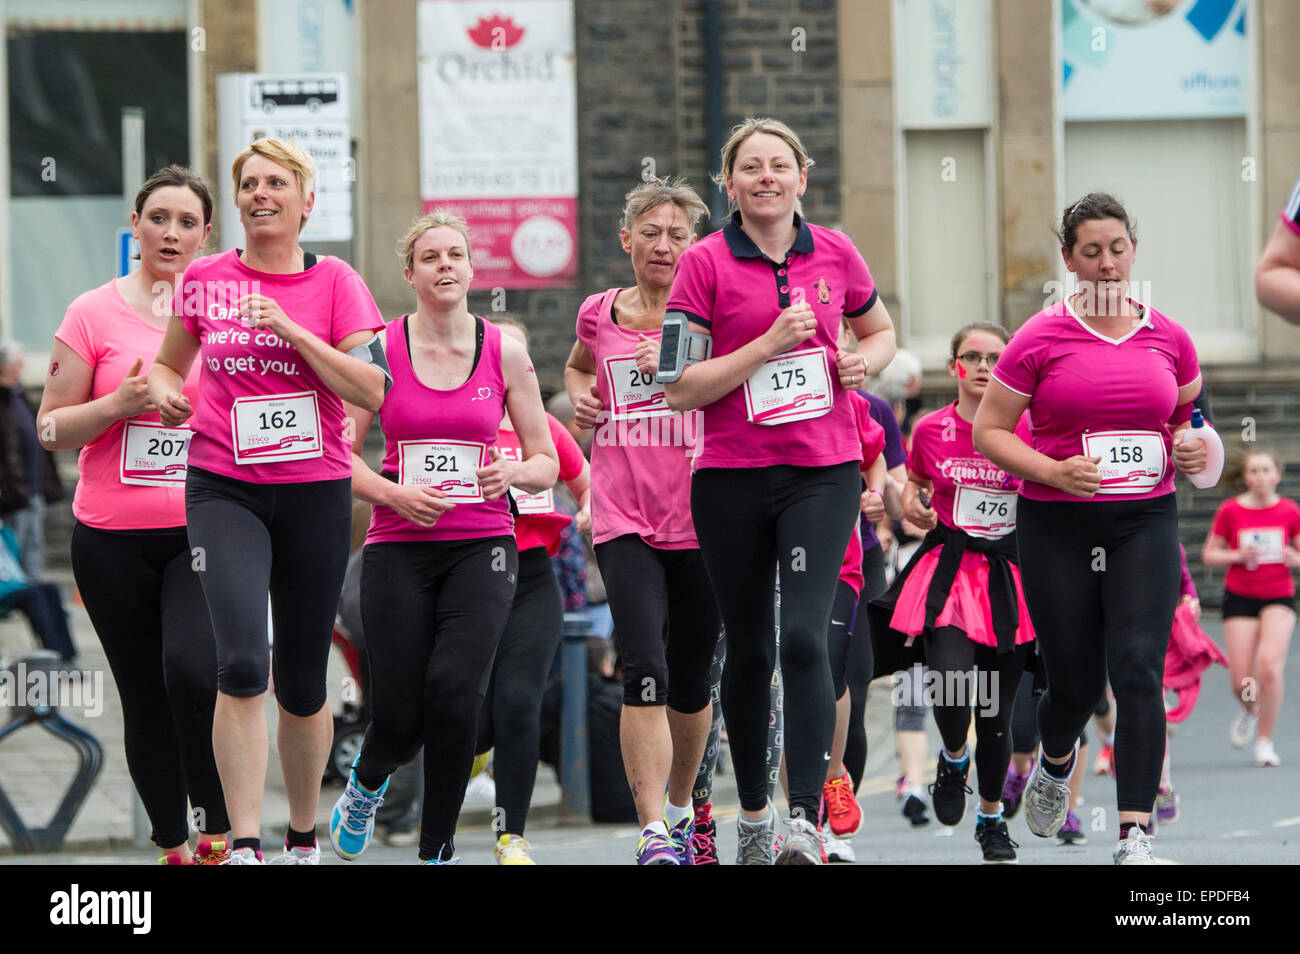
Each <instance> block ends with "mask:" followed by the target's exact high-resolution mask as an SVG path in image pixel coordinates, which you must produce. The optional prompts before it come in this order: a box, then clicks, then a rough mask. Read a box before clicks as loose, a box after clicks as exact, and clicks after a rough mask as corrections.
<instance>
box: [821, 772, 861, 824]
mask: <svg viewBox="0 0 1300 954" xmlns="http://www.w3.org/2000/svg"><path fill="white" fill-rule="evenodd" d="M822 798H823V799H825V800H826V815H827V818H828V820H829V822H830V826H831V834H833V835H835V837H837V838H843V837H844V836H845V835H856V834H857V833H858V830H859V829H860V828H861V827H862V806H861V805H859V804H858V799H857V796H856V795H855V794H854V793H853V780H852V779H851V778H849V773H848V772H847V771H846V772H845V773H844V774H843V775H841V776H840V777H839V778H833V779H831V780H830V781H829V782H827V783H826V784H824V785H823V786H822Z"/></svg>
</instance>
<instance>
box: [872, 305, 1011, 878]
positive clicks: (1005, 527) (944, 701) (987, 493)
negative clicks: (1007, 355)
mask: <svg viewBox="0 0 1300 954" xmlns="http://www.w3.org/2000/svg"><path fill="white" fill-rule="evenodd" d="M1007 339H1008V335H1007V332H1006V330H1005V329H1003V328H1001V327H999V326H998V325H990V324H982V323H976V324H970V325H967V326H965V327H964V328H962V329H961V330H960V331H958V332H957V334H956V335H954V336H953V339H952V351H951V354H950V356H949V358H948V373H949V374H950V375H951V376H952V377H954V378H956V379H957V400H956V401H954V402H953V403H952V404H950V405H948V406H947V407H944V408H940V409H939V410H937V411H934V412H932V413H930V414H927V415H925V416H924V417H922V418H921V419H920V420H919V421H918V422H917V424H916V428H915V430H914V431H913V433H912V447H911V451H910V453H909V454H908V461H907V469H908V483H907V487H906V488H905V489H904V491H903V510H904V515H905V516H906V517H907V519H908V520H909V521H911V522H912V523H913V524H915V525H916V526H918V527H920V528H922V529H924V530H927V531H929V532H928V533H927V535H926V538H925V540H924V541H923V542H922V544H921V547H920V549H919V550H917V552H916V554H915V555H914V556H913V558H912V560H911V562H910V563H909V564H908V565H907V568H906V569H905V570H904V571H903V572H902V573H901V574H899V576H898V577H897V578H895V580H894V583H893V585H892V586H891V587H890V588H889V591H888V592H887V593H886V594H885V595H884V596H882V597H881V598H880V599H879V600H877V601H876V602H875V603H874V604H873V610H876V611H877V612H875V613H874V614H873V618H874V620H875V622H876V624H877V626H878V627H879V628H878V629H877V630H876V631H877V632H879V633H880V634H881V635H880V637H879V638H881V639H895V640H900V641H902V640H906V641H907V643H908V644H909V645H910V644H911V643H912V642H913V641H915V640H916V639H917V637H920V638H921V641H922V646H923V649H924V656H925V661H926V663H927V664H928V665H929V667H930V672H932V673H934V674H935V676H936V678H937V680H938V682H937V685H938V687H939V690H940V691H938V692H937V693H935V697H934V698H933V699H932V700H930V701H931V707H932V709H933V712H934V718H935V722H936V723H937V724H938V726H939V732H940V735H941V736H942V737H943V751H941V752H940V753H939V760H938V768H937V770H936V776H935V779H936V780H935V783H934V785H932V786H931V787H930V793H931V796H932V799H933V802H934V813H935V817H937V818H938V819H939V821H940V822H942V823H943V824H945V825H957V824H960V823H961V820H962V818H963V816H964V815H965V813H966V793H967V792H969V791H970V789H969V788H967V787H966V780H967V778H968V777H969V775H970V768H971V756H970V750H969V747H968V746H967V744H966V736H967V733H968V731H969V729H970V721H971V707H972V706H975V708H976V718H975V734H976V738H977V739H978V742H979V744H978V745H977V747H976V749H975V761H976V763H977V765H978V769H979V772H978V775H979V790H980V805H979V812H978V815H977V818H976V824H975V838H976V840H977V841H978V842H979V843H980V847H981V849H982V850H983V853H984V861H985V862H991V863H1006V862H1015V860H1016V852H1015V849H1016V847H1017V846H1016V844H1015V842H1013V841H1012V840H1011V837H1010V835H1009V834H1008V832H1007V824H1006V822H1005V821H1004V820H1003V818H1002V807H1001V799H1002V790H1003V784H1004V782H1005V781H1006V774H1007V767H1008V764H1009V761H1010V758H1011V712H1012V707H1013V704H1014V702H1015V693H1016V688H1017V686H1018V685H1019V683H1020V675H1021V673H1022V672H1023V671H1024V669H1025V666H1026V664H1027V662H1028V661H1029V659H1030V657H1031V656H1032V653H1033V646H1032V645H1031V644H1032V643H1033V641H1034V638H1035V637H1034V625H1033V623H1032V621H1031V620H1030V618H1029V610H1028V609H1027V608H1026V606H1025V599H1024V595H1023V593H1022V591H1021V583H1020V567H1019V566H1018V565H1017V563H1018V558H1017V554H1016V544H1015V529H1016V504H1017V498H1016V491H1017V490H1018V489H1019V485H1020V482H1019V480H1017V479H1016V478H1015V477H1013V476H1011V475H1010V474H1008V473H1007V472H1006V471H1004V470H1003V469H1002V468H1001V467H999V466H998V465H997V464H994V463H993V462H992V461H990V460H989V459H988V458H986V457H985V456H984V455H983V454H981V453H979V452H978V451H977V450H976V449H975V447H974V445H973V444H972V441H971V421H972V420H973V419H974V418H975V414H976V412H977V411H978V409H979V406H980V402H981V401H982V400H984V399H985V392H986V391H987V389H988V386H989V381H990V380H991V375H992V373H993V370H994V368H995V367H997V366H998V365H999V363H1000V362H999V359H1000V358H1001V357H1002V354H1003V349H1004V348H1005V346H1006V342H1007ZM1017 431H1018V433H1020V434H1021V435H1022V436H1024V437H1028V436H1029V429H1028V426H1027V424H1026V422H1025V421H1024V420H1022V421H1021V422H1020V424H1019V425H1018V427H1017ZM976 667H978V669H979V679H980V680H981V683H982V684H981V685H980V686H979V690H980V691H972V690H974V689H975V686H976V683H975V678H976V675H975V669H976Z"/></svg>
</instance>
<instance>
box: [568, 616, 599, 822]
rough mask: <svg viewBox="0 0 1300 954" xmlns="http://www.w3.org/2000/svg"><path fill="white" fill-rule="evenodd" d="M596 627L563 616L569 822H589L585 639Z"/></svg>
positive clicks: (584, 618)
mask: <svg viewBox="0 0 1300 954" xmlns="http://www.w3.org/2000/svg"><path fill="white" fill-rule="evenodd" d="M595 629H596V627H595V625H594V624H593V623H592V621H591V619H590V618H588V617H587V616H586V615H585V614H583V613H565V614H564V642H563V650H562V657H561V663H560V672H561V674H562V677H563V679H564V707H563V710H562V712H561V715H560V738H561V749H560V788H561V791H562V798H561V802H560V810H561V816H562V817H564V818H566V819H567V820H569V821H574V822H578V821H587V820H589V819H590V818H591V773H590V771H589V768H588V764H589V763H588V755H589V751H588V737H587V639H588V637H590V636H592V635H594V634H595Z"/></svg>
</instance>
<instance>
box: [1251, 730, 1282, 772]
mask: <svg viewBox="0 0 1300 954" xmlns="http://www.w3.org/2000/svg"><path fill="white" fill-rule="evenodd" d="M1255 764H1256V765H1258V766H1259V767H1260V768H1263V767H1264V766H1266V765H1274V766H1276V765H1281V764H1282V760H1281V759H1280V758H1278V757H1277V751H1276V750H1275V749H1274V748H1273V740H1272V739H1266V738H1263V737H1260V738H1258V739H1256V740H1255Z"/></svg>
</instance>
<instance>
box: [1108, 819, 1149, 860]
mask: <svg viewBox="0 0 1300 954" xmlns="http://www.w3.org/2000/svg"><path fill="white" fill-rule="evenodd" d="M1114 858H1115V864H1117V865H1153V864H1155V863H1156V861H1155V859H1154V858H1152V857H1151V836H1150V835H1148V834H1147V833H1146V832H1144V831H1143V830H1142V829H1141V828H1140V827H1139V826H1137V825H1134V826H1133V827H1132V828H1130V829H1129V830H1128V837H1127V838H1125V839H1124V840H1123V841H1121V842H1120V843H1119V847H1118V848H1116V849H1115V855H1114Z"/></svg>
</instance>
